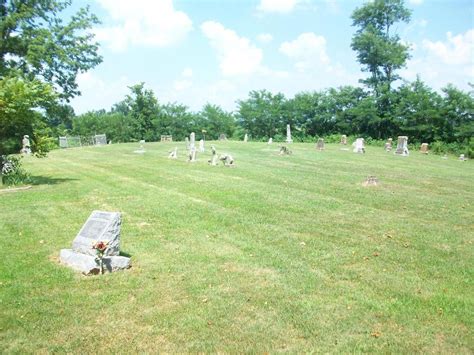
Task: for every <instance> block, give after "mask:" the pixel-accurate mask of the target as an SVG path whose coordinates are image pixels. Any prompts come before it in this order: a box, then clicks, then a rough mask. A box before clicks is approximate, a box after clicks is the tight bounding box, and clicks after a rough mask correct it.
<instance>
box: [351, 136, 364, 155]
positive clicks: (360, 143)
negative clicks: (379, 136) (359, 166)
mask: <svg viewBox="0 0 474 355" xmlns="http://www.w3.org/2000/svg"><path fill="white" fill-rule="evenodd" d="M352 146H353V147H354V149H353V150H352V151H353V152H354V153H365V144H364V138H357V139H356V141H355V142H354V143H352Z"/></svg>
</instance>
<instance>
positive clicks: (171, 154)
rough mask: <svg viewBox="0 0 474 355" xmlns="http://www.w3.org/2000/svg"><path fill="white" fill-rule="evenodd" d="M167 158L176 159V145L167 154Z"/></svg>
mask: <svg viewBox="0 0 474 355" xmlns="http://www.w3.org/2000/svg"><path fill="white" fill-rule="evenodd" d="M168 158H169V159H178V147H175V148H174V149H173V150H172V151H171V152H170V154H169V155H168Z"/></svg>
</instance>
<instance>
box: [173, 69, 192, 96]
mask: <svg viewBox="0 0 474 355" xmlns="http://www.w3.org/2000/svg"><path fill="white" fill-rule="evenodd" d="M192 76H193V70H192V69H191V68H189V67H187V68H184V69H183V71H182V72H181V77H180V78H179V79H177V80H175V81H174V82H173V89H174V90H176V91H183V90H186V89H189V88H190V87H191V86H193V82H192V81H191V79H190V78H191V77H192Z"/></svg>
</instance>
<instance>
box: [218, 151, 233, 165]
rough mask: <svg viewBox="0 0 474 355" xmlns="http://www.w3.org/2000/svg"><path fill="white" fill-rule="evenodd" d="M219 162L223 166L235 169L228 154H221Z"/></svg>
mask: <svg viewBox="0 0 474 355" xmlns="http://www.w3.org/2000/svg"><path fill="white" fill-rule="evenodd" d="M219 160H220V161H221V162H222V163H223V164H224V166H227V167H235V165H234V158H232V155H230V154H222V155H221V156H220V157H219Z"/></svg>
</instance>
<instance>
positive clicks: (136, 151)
mask: <svg viewBox="0 0 474 355" xmlns="http://www.w3.org/2000/svg"><path fill="white" fill-rule="evenodd" d="M139 144H140V148H138V149H137V150H135V151H134V153H138V154H143V153H145V140H144V139H142V140H141V141H140V142H139Z"/></svg>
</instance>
